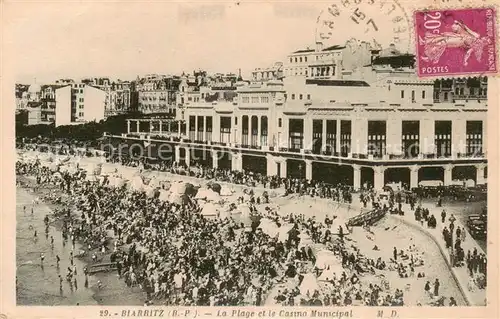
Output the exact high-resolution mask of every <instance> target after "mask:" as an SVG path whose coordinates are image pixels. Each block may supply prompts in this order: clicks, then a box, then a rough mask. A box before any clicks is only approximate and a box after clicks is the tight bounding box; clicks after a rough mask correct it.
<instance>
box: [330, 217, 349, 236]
mask: <svg viewBox="0 0 500 319" xmlns="http://www.w3.org/2000/svg"><path fill="white" fill-rule="evenodd" d="M340 228H342V233H343V234H344V235H347V234H349V233H350V231H349V228H347V222H346V221H345V220H343V219H342V218H339V217H337V218H335V219H334V220H333V222H332V225H331V226H330V233H331V234H332V235H338V234H339V233H340Z"/></svg>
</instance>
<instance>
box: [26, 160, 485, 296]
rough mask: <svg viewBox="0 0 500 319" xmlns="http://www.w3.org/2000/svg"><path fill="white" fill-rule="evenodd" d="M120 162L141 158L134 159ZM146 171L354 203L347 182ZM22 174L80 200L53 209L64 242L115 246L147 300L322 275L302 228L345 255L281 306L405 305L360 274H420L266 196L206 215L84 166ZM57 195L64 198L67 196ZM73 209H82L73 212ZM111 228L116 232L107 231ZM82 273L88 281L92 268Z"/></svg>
mask: <svg viewBox="0 0 500 319" xmlns="http://www.w3.org/2000/svg"><path fill="white" fill-rule="evenodd" d="M122 164H124V165H128V166H141V165H144V163H140V162H138V161H130V160H128V161H125V162H122ZM143 167H144V166H143ZM144 168H149V169H155V170H160V171H166V172H170V173H174V174H181V175H191V176H195V177H199V178H207V179H212V180H216V181H226V182H230V183H235V184H244V185H249V186H260V185H262V186H263V187H265V188H278V187H284V188H285V189H286V193H287V194H290V193H297V194H301V195H309V196H318V197H322V198H331V199H333V200H336V201H338V202H345V203H350V202H351V201H352V196H353V192H352V188H351V187H350V186H345V185H337V186H331V185H327V184H325V183H321V182H311V181H305V180H301V179H287V178H279V177H269V176H264V175H260V174H252V173H244V172H236V171H231V170H225V169H216V168H207V167H200V166H198V167H192V168H186V167H183V166H181V165H176V164H174V163H171V164H165V163H163V164H154V165H150V166H148V167H144ZM16 171H17V173H18V174H22V175H33V176H35V178H36V185H38V186H42V185H44V184H47V183H49V184H56V185H58V186H59V187H60V191H61V192H63V193H66V194H67V195H70V196H71V197H72V198H73V199H74V201H73V202H72V205H67V206H65V207H64V208H63V209H61V210H60V211H57V212H56V213H57V215H58V217H59V218H62V220H63V229H62V231H63V240H64V241H66V240H68V238H69V239H70V240H71V242H72V245H74V242H75V241H76V240H77V241H80V242H82V243H83V244H84V247H86V250H87V251H86V252H87V253H92V255H93V256H96V257H95V258H93V259H94V260H95V261H97V256H98V255H100V256H106V254H108V252H112V253H111V256H110V258H111V261H112V262H115V263H116V265H117V271H118V274H119V275H120V277H121V278H123V279H124V280H125V282H126V283H127V284H128V285H130V286H134V285H140V286H141V287H142V289H143V290H144V291H145V292H146V294H147V298H148V300H161V301H162V302H163V303H165V304H166V305H213V306H215V305H233V306H236V305H262V304H263V303H264V301H265V299H266V298H267V296H268V294H269V292H270V291H271V290H272V289H273V287H274V286H276V285H277V284H280V283H284V282H288V281H291V280H297V282H298V283H300V282H301V281H302V280H303V275H302V274H303V273H304V272H307V271H314V272H316V273H317V274H318V275H320V274H321V272H322V271H325V270H321V269H318V268H315V267H314V264H315V259H316V255H315V251H314V250H312V249H311V248H310V247H309V248H308V247H307V246H304V245H303V244H301V241H302V239H301V238H303V237H301V236H299V235H300V234H302V235H306V236H308V237H310V238H311V240H312V241H313V242H314V243H316V244H322V245H323V246H324V247H325V248H326V249H328V250H329V251H332V252H334V253H335V254H336V255H338V256H340V259H341V260H342V267H343V269H344V271H343V272H342V274H339V275H338V276H336V275H334V276H333V278H329V279H328V280H327V282H328V284H329V289H324V290H322V291H319V290H315V291H310V292H307V294H306V295H304V294H301V293H300V289H299V286H300V285H299V284H296V285H295V286H294V287H293V288H291V289H285V290H283V291H279V292H278V294H277V296H276V298H275V301H276V302H278V303H281V304H295V303H296V297H297V296H299V295H300V296H301V300H300V302H299V304H301V305H350V304H352V303H353V302H356V301H357V302H359V303H360V304H364V305H379V306H380V305H393V306H394V305H403V304H404V292H403V291H402V290H400V289H397V290H396V291H394V292H391V291H390V289H389V287H387V286H386V284H387V283H373V284H369V285H365V286H363V285H361V281H360V279H359V277H360V276H363V273H371V274H375V273H377V271H378V270H386V269H390V270H393V271H397V272H398V273H399V275H400V277H402V278H406V277H408V276H411V275H413V272H414V267H415V266H416V264H418V263H419V262H421V260H419V259H418V258H415V259H414V258H413V255H412V257H411V258H410V257H409V255H410V253H409V252H403V251H400V252H398V250H396V251H395V254H394V258H393V259H391V260H381V259H380V258H379V259H377V260H376V261H375V260H372V259H370V258H366V257H365V256H363V255H362V254H361V253H360V251H359V249H356V248H354V249H353V248H352V247H348V245H346V244H345V242H344V241H343V240H342V236H334V235H332V233H331V232H330V228H329V225H330V224H331V220H328V219H326V220H325V221H324V222H319V221H317V220H316V219H315V218H312V217H311V218H305V216H304V215H300V214H297V215H290V216H285V217H283V216H281V215H280V214H278V213H277V212H275V211H272V210H271V209H266V210H257V209H255V207H253V203H256V202H260V200H259V201H255V199H254V198H253V197H252V198H251V200H250V201H249V203H248V204H249V205H250V207H251V208H252V209H251V211H252V213H253V215H252V218H250V220H247V221H245V222H242V221H238V220H234V219H231V218H225V219H207V218H205V217H204V216H202V214H201V213H200V212H201V207H200V205H199V204H198V203H197V201H196V200H193V199H192V198H190V200H188V201H187V202H185V203H182V204H179V203H171V202H168V201H164V200H160V199H159V198H157V197H155V196H153V197H149V196H147V195H146V194H145V193H144V192H137V191H132V190H129V189H128V188H127V187H109V186H108V185H106V181H105V180H104V181H91V180H88V179H86V176H85V173H84V172H83V171H78V172H76V173H73V174H71V173H67V172H66V173H62V174H60V175H57V176H59V177H56V175H55V174H54V172H53V171H51V170H50V169H48V168H47V167H45V166H43V165H41V164H40V162H36V163H25V162H22V161H18V162H17V164H16ZM393 196H394V197H393ZM410 198H414V197H410ZM360 199H361V201H362V202H363V204H364V206H365V207H366V205H367V204H368V203H371V205H376V206H380V203H378V198H377V197H376V196H375V193H374V192H373V191H363V192H361V194H360ZM56 200H59V201H60V197H57V199H56ZM407 200H408V197H407ZM410 200H411V201H413V199H410ZM401 203H402V198H401V197H400V195H398V194H396V195H393V194H391V195H390V198H389V201H388V202H387V204H384V207H385V208H386V209H392V210H397V209H396V208H395V207H396V206H398V207H399V211H401ZM75 209H78V210H77V213H76V214H75V213H74V210H75ZM417 211H419V214H420V213H421V212H422V215H421V218H422V220H426V221H427V223H428V225H429V226H430V227H436V226H435V218H434V216H428V215H429V214H428V211H427V213H425V210H423V209H421V208H420V207H417ZM72 212H73V214H72ZM416 216H417V213H416ZM263 218H266V219H270V220H273V221H274V222H275V223H276V224H277V225H283V224H289V225H292V228H291V229H292V230H291V231H289V232H288V236H287V240H285V241H280V240H278V239H277V238H275V237H271V236H269V235H268V234H266V233H265V232H263V231H262V229H260V228H259V223H260V222H259V220H260V219H263ZM419 218H420V215H419ZM109 231H111V232H112V233H113V236H112V237H109V236H108V234H109ZM457 231H458V229H457ZM341 232H342V231H341ZM410 251H411V250H410ZM398 256H399V261H398ZM73 257H74V256H73V253H72V256H71V258H73ZM469 257H470V258H469ZM402 260H405V263H403V262H402ZM483 263H484V264H485V263H486V258H485V257H484V258H482V256H480V255H478V254H477V252H476V254H472V255H471V254H470V252H469V255H468V257H467V265H468V267H469V269H472V271H474V272H477V271H480V272H481V271H483V268H484V271H486V270H485V268H486V267H483V266H482V265H483ZM471 265H472V266H471ZM84 274H85V286H87V285H88V277H87V276H88V274H87V270H86V269H85V270H84ZM75 275H76V269H68V275H67V277H68V278H70V279H69V281H70V282H72V279H73V282H75V283H74V285H75V287H76V278H73V277H74V276H75ZM419 276H420V274H419ZM422 277H423V276H422Z"/></svg>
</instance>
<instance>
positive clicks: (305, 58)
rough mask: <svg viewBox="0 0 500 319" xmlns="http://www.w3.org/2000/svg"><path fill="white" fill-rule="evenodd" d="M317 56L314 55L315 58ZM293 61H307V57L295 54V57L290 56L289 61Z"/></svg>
mask: <svg viewBox="0 0 500 319" xmlns="http://www.w3.org/2000/svg"><path fill="white" fill-rule="evenodd" d="M317 58H318V57H316V60H317ZM294 61H295V63H302V62H307V57H306V56H305V57H301V56H300V57H297V56H296V57H295V58H293V57H291V58H290V63H293V62H294Z"/></svg>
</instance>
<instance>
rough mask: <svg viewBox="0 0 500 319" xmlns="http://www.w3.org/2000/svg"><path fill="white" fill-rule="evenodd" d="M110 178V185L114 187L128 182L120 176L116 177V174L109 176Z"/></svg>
mask: <svg viewBox="0 0 500 319" xmlns="http://www.w3.org/2000/svg"><path fill="white" fill-rule="evenodd" d="M108 180H109V184H108V185H109V186H112V187H117V188H119V187H122V186H123V185H125V184H126V183H127V181H126V180H124V179H123V178H120V177H115V176H110V177H108Z"/></svg>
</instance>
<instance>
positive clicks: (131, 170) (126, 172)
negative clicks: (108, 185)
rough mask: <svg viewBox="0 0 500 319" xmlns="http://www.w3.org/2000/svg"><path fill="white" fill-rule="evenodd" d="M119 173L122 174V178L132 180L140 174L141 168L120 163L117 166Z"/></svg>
mask: <svg viewBox="0 0 500 319" xmlns="http://www.w3.org/2000/svg"><path fill="white" fill-rule="evenodd" d="M116 170H117V174H119V175H121V177H122V178H125V179H126V180H132V178H133V177H135V176H136V175H138V174H139V169H138V168H136V167H128V166H121V165H118V166H117V167H116Z"/></svg>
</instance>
